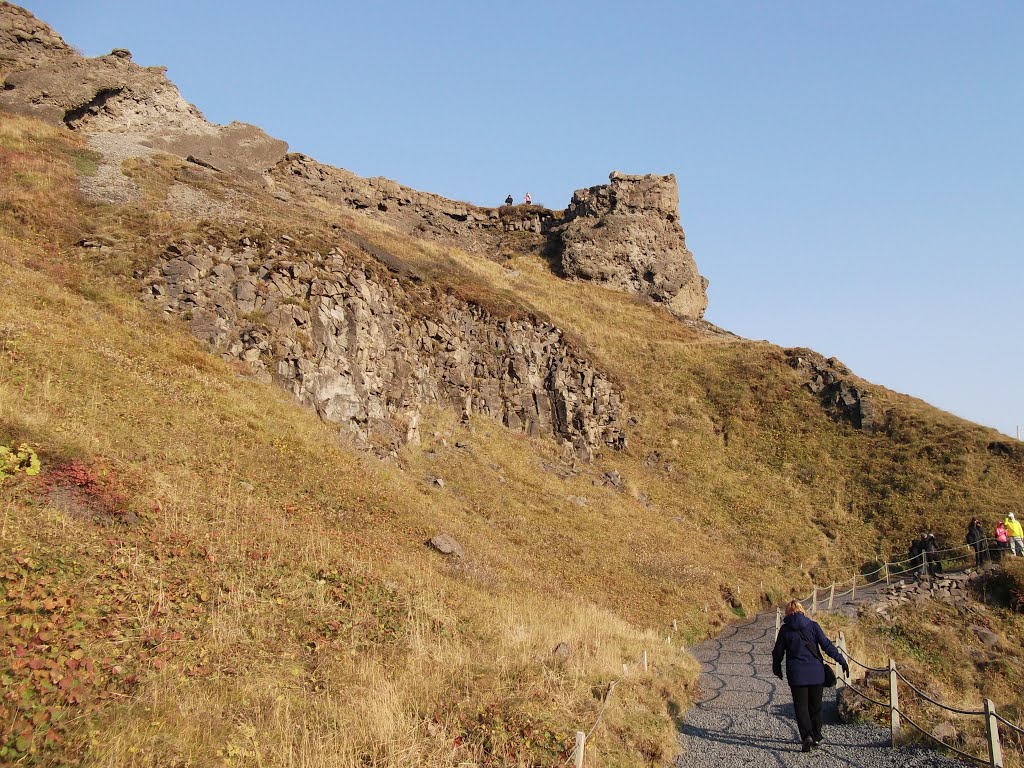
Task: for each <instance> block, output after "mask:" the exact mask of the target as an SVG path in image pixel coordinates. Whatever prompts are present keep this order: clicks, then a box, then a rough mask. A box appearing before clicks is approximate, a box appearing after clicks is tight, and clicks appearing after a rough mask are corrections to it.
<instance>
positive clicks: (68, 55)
mask: <svg viewBox="0 0 1024 768" xmlns="http://www.w3.org/2000/svg"><path fill="white" fill-rule="evenodd" d="M0 74H2V75H3V77H4V84H3V90H2V91H0V110H6V111H11V112H18V113H22V114H27V115H31V116H34V117H38V118H41V119H44V120H46V121H48V122H50V123H55V124H59V125H63V126H65V127H66V128H67V129H69V130H71V131H76V132H80V133H82V134H84V135H86V136H88V137H89V140H90V143H91V145H92V147H93V148H94V149H96V150H98V151H99V152H100V153H101V154H103V155H104V156H105V157H108V158H109V159H108V160H104V165H102V166H101V173H100V176H101V177H102V179H101V180H102V181H103V184H102V185H100V184H98V183H95V182H94V185H95V186H97V187H102V189H103V190H104V192H103V195H101V197H102V199H103V200H104V201H106V202H132V201H133V200H139V199H140V198H139V195H138V194H137V191H138V190H137V188H135V186H134V182H133V181H132V180H130V179H127V178H126V177H125V176H124V174H123V166H122V161H124V160H126V159H131V158H135V157H146V156H149V155H151V154H152V153H153V151H155V150H156V151H163V152H167V153H170V154H174V155H178V156H180V157H182V158H186V159H187V160H189V161H191V162H193V163H197V164H198V165H201V166H204V168H205V169H206V170H205V171H204V172H212V173H221V174H229V175H231V176H234V177H237V178H240V179H242V180H244V181H247V182H252V183H255V184H256V187H257V188H258V189H260V190H269V191H270V192H271V193H272V194H273V195H274V196H275V197H276V198H277V199H278V200H280V201H284V202H289V201H292V200H294V201H295V202H296V203H303V202H309V201H310V200H312V199H314V198H317V197H319V198H323V199H325V200H328V201H330V202H331V203H332V204H334V205H337V206H340V207H342V208H346V209H349V210H352V211H355V212H357V213H359V214H360V215H362V216H367V217H372V218H374V219H376V220H378V221H380V222H382V223H384V224H386V225H387V226H389V227H391V228H393V229H395V230H397V231H399V232H401V233H404V234H409V235H413V236H416V237H420V238H425V239H429V240H433V241H438V242H442V243H446V244H450V245H453V246H457V247H459V248H461V249H464V250H468V251H471V252H475V253H478V254H480V255H482V256H485V257H487V258H490V259H494V260H502V259H505V258H507V257H510V256H514V255H519V254H524V253H543V254H544V255H545V257H547V258H548V260H549V261H550V262H551V263H552V264H553V265H554V268H555V270H556V271H559V272H560V273H561V274H563V275H564V276H565V277H568V278H571V279H581V280H588V281H594V282H599V283H603V284H605V285H607V286H608V287H610V288H614V289H617V290H622V291H628V292H631V293H635V294H638V295H640V296H643V297H645V298H648V299H650V300H651V301H654V302H657V303H660V304H662V305H663V306H665V307H666V308H668V309H669V310H670V311H671V312H673V313H674V314H676V315H677V316H679V317H685V318H700V317H701V316H702V315H703V313H704V309H705V307H706V306H707V298H706V294H705V287H706V281H705V280H704V279H703V278H702V277H701V276H700V275H699V274H698V272H697V268H696V265H695V263H694V260H693V256H692V254H691V253H690V252H689V250H687V248H686V243H685V237H684V234H683V230H682V228H681V227H680V225H679V211H678V206H679V196H678V191H677V189H676V183H675V177H674V176H626V175H623V174H619V173H613V174H611V177H610V183H609V184H607V185H604V186H597V187H591V188H590V189H586V190H580V191H578V192H576V194H575V196H574V197H573V200H572V203H571V204H570V205H569V207H568V209H567V210H566V211H551V210H547V209H545V208H542V207H540V206H505V207H501V208H486V207H480V206H475V205H471V204H467V203H463V202H459V201H455V200H449V199H447V198H444V197H441V196H439V195H434V194H430V193H425V192H419V191H417V190H414V189H410V188H409V187H405V186H403V185H401V184H398V183H397V182H394V181H390V180H388V179H383V178H370V179H367V178H362V177H359V176H357V175H355V174H353V173H351V172H349V171H346V170H343V169H339V168H333V167H330V166H326V165H323V164H321V163H318V162H316V161H315V160H313V159H312V158H310V157H307V156H304V155H299V154H287V145H286V144H285V143H284V142H283V141H279V140H277V139H274V138H272V137H270V136H268V135H266V134H265V133H263V131H261V130H260V129H258V128H256V127H254V126H250V125H245V124H241V123H232V124H230V125H227V126H220V125H214V124H212V123H210V122H208V121H207V120H206V119H205V118H204V117H203V115H202V113H201V112H200V111H199V110H198V109H197V108H196V107H195V106H193V105H192V104H190V103H188V102H187V101H186V100H185V99H184V98H182V96H181V94H180V93H179V92H178V89H177V88H176V87H175V86H174V84H173V83H171V82H170V81H169V80H168V79H167V78H166V76H165V70H164V68H163V67H140V66H139V65H137V64H136V63H135V62H133V61H132V55H131V53H130V52H129V51H127V50H124V49H116V50H114V51H112V52H111V53H109V54H107V55H105V56H99V57H96V58H85V57H82V56H80V55H79V54H77V53H76V52H75V51H74V50H72V49H71V48H70V47H69V46H68V45H67V44H66V43H65V42H64V40H62V39H61V38H60V36H59V35H57V34H56V33H54V32H53V31H52V30H51V29H50V28H49V27H47V26H46V25H45V24H43V23H42V22H40V21H38V20H37V19H35V18H34V17H33V16H32V15H31V14H30V13H28V12H27V11H24V10H23V9H20V8H18V7H16V6H13V5H11V4H10V3H6V2H2V3H0ZM119 183H120V185H121V187H123V189H121V188H119V187H118V184H119ZM180 187H181V185H179V189H177V190H176V191H178V192H189V193H190V195H191V197H193V198H195V197H201V195H200V194H199V193H196V192H195V191H194V190H182V189H180ZM170 199H171V198H170V196H169V197H168V200H170ZM190 199H191V198H190ZM168 205H169V206H170V203H168ZM243 205H244V203H243ZM171 207H172V212H174V213H178V214H179V215H181V214H184V215H188V216H191V217H196V216H198V215H199V211H197V210H196V209H195V206H193V207H192V209H189V210H185V211H182V210H178V211H174V210H173V206H171ZM201 214H202V215H203V216H207V217H211V218H218V217H220V218H225V219H231V220H233V221H239V220H241V219H242V218H244V212H243V213H242V215H241V216H240V215H239V211H237V210H234V209H232V207H231V206H228V205H212V204H211V205H205V206H201ZM253 242H256V239H255V238H251V239H250V243H244V242H243V243H242V244H239V243H224V242H204V243H200V244H195V245H188V244H177V245H172V246H170V247H169V248H168V250H167V251H166V253H165V256H164V258H163V260H162V262H161V265H160V266H159V268H158V269H157V270H156V272H155V273H154V274H153V275H151V276H150V281H149V285H148V287H147V289H146V291H145V295H146V296H147V298H150V299H152V300H154V301H156V302H158V303H159V305H160V306H161V308H162V309H164V310H165V311H167V312H170V313H175V314H180V315H182V316H184V317H187V318H188V319H189V322H190V324H191V327H192V329H193V331H194V332H195V333H196V334H197V335H198V336H199V337H200V338H202V339H204V340H206V341H207V342H209V343H210V344H211V345H212V347H213V348H214V349H215V350H216V351H217V352H218V353H220V354H222V355H224V356H226V357H231V358H238V359H242V360H244V361H246V362H247V363H249V364H250V365H251V366H253V367H255V368H257V369H258V370H260V371H262V372H263V373H264V374H265V375H267V376H270V377H273V378H274V379H275V380H277V381H278V382H280V383H281V385H282V386H284V387H286V388H287V389H289V391H291V392H292V393H293V394H294V395H295V396H296V397H297V398H298V399H300V400H301V401H302V402H304V403H307V404H309V405H310V406H312V407H314V408H315V409H316V410H317V412H318V413H320V414H321V415H322V416H323V417H324V418H326V419H330V420H333V421H338V422H341V423H344V424H347V425H349V426H351V427H352V428H353V429H355V430H356V431H357V432H359V433H360V434H361V435H363V436H364V437H367V438H370V437H373V436H378V437H387V435H388V434H390V437H391V438H396V439H397V437H396V436H401V437H402V438H406V439H415V436H416V430H415V424H416V421H417V418H418V416H417V414H418V413H419V410H420V409H421V408H422V407H423V406H424V405H426V404H432V403H438V404H450V405H452V406H454V407H456V408H457V409H459V410H460V411H461V412H462V413H467V414H468V413H482V414H486V415H489V416H491V417H493V418H496V419H500V420H501V421H502V423H504V424H506V425H508V426H509V427H510V428H513V429H522V430H524V431H526V432H528V433H530V434H538V435H542V434H547V435H551V436H554V437H556V438H558V439H559V440H562V441H565V442H566V444H567V445H571V446H572V448H573V450H574V451H576V453H577V454H578V455H581V456H585V457H586V456H589V455H590V454H591V452H592V451H593V450H594V449H596V448H600V447H602V446H610V447H621V446H622V445H623V444H624V443H625V435H624V431H623V426H622V424H621V418H620V412H621V409H622V405H621V402H620V396H619V395H618V393H617V392H616V390H615V388H614V387H613V385H612V383H611V382H610V380H609V379H608V377H607V376H606V375H604V374H602V373H601V372H600V371H599V370H597V369H596V368H595V367H594V366H593V365H592V364H591V363H590V362H588V361H587V360H586V359H585V357H584V355H582V353H581V352H580V351H579V350H577V349H574V348H572V346H571V345H569V344H567V343H566V342H565V339H564V337H563V334H562V332H561V331H560V330H559V329H558V328H555V327H553V326H551V325H550V324H547V323H544V322H542V321H536V320H523V319H513V318H510V317H495V316H492V315H491V314H489V313H488V312H487V311H485V310H484V309H482V308H481V307H479V306H476V305H473V304H471V303H467V302H466V301H464V300H462V299H455V298H453V297H452V296H451V295H449V294H447V293H445V292H443V291H435V294H436V295H435V296H433V297H430V296H427V295H425V294H424V293H423V292H424V291H427V290H428V289H427V288H426V287H424V286H419V287H415V288H411V287H410V286H411V284H410V283H409V282H408V281H406V282H405V283H402V282H400V281H399V280H397V279H396V278H394V277H387V276H385V277H381V274H382V272H381V271H380V269H379V264H378V270H377V271H374V270H367V269H366V268H365V267H364V266H363V265H362V264H361V263H354V262H351V261H350V260H349V261H347V260H346V258H344V257H345V254H344V253H343V252H342V251H341V250H332V251H330V252H328V253H326V254H324V255H321V254H319V253H317V252H315V251H314V250H311V249H308V250H307V251H299V250H296V248H294V247H292V246H289V245H287V244H284V243H282V242H280V241H277V242H275V243H273V244H272V245H269V244H267V245H265V246H264V247H263V250H260V249H257V248H255V247H254V246H253V245H251V243H253ZM364 250H365V249H364ZM370 253H372V249H371V250H370ZM372 255H373V256H374V257H376V258H377V261H378V262H382V263H384V264H387V263H389V257H388V255H387V254H383V255H381V254H372ZM385 273H386V271H385ZM410 290H413V292H414V293H415V294H416V295H413V294H411V293H410ZM428 292H429V291H428ZM386 433H387V434H386ZM400 433H401V434H400ZM389 439H390V438H389Z"/></svg>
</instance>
